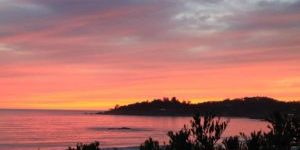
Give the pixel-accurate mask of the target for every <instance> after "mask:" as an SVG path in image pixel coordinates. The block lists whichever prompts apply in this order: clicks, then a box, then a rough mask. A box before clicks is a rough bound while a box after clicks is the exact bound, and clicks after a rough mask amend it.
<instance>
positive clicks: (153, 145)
mask: <svg viewBox="0 0 300 150" xmlns="http://www.w3.org/2000/svg"><path fill="white" fill-rule="evenodd" d="M159 148H160V147H159V143H158V141H155V140H153V139H152V138H151V137H150V138H149V139H148V140H146V141H145V142H144V143H143V144H142V145H141V146H140V150H159Z"/></svg>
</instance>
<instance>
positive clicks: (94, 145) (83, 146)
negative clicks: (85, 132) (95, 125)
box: [67, 141, 101, 150]
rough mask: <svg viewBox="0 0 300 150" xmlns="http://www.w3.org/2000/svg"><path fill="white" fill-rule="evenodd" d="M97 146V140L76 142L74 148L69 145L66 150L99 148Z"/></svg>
mask: <svg viewBox="0 0 300 150" xmlns="http://www.w3.org/2000/svg"><path fill="white" fill-rule="evenodd" d="M99 146H100V143H99V142H97V141H95V142H93V143H90V144H82V143H78V144H77V146H76V148H72V147H69V148H68V149H67V150H101V149H100V147H99Z"/></svg>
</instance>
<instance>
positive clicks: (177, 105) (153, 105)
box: [99, 97, 300, 118]
mask: <svg viewBox="0 0 300 150" xmlns="http://www.w3.org/2000/svg"><path fill="white" fill-rule="evenodd" d="M274 111H280V112H283V113H289V114H296V115H297V116H299V114H300V102H299V101H298V102H282V101H279V100H275V99H273V98H268V97H245V98H237V99H231V100H230V99H227V100H223V101H217V102H204V103H198V104H191V103H189V102H186V101H182V102H181V101H179V100H178V99H177V98H175V97H174V98H172V99H169V98H163V99H154V100H153V101H150V102H149V101H144V102H138V103H134V104H129V105H125V106H116V107H115V108H113V109H110V110H108V111H105V112H101V113H99V114H109V115H145V116H191V115H192V114H194V113H200V114H205V113H207V112H212V113H215V114H218V115H221V116H232V117H249V118H265V117H266V116H267V115H269V114H270V113H272V112H274Z"/></svg>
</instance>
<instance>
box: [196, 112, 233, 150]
mask: <svg viewBox="0 0 300 150" xmlns="http://www.w3.org/2000/svg"><path fill="white" fill-rule="evenodd" d="M228 122H229V121H228V120H227V121H221V119H220V117H216V115H214V114H208V115H204V116H203V121H202V119H201V116H200V115H199V114H196V115H195V116H194V117H193V121H192V122H191V124H192V129H191V131H192V134H193V136H194V138H195V139H196V141H195V148H196V149H199V150H213V149H214V146H215V144H216V143H217V142H218V141H219V139H220V138H221V135H222V133H223V132H224V131H225V129H226V127H227V124H228Z"/></svg>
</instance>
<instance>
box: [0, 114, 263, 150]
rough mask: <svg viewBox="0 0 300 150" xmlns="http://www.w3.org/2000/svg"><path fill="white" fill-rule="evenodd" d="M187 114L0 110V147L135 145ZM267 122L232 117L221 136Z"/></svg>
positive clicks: (161, 135) (162, 136) (174, 126)
mask: <svg viewBox="0 0 300 150" xmlns="http://www.w3.org/2000/svg"><path fill="white" fill-rule="evenodd" d="M190 119H191V118H190V117H157V116H155V117H143V116H110V115H86V114H85V113H84V112H83V111H36V110H34V111H33V110H0V135H1V136H0V149H8V148H9V149H11V150H19V149H20V150H21V149H22V150H25V149H28V150H29V149H30V150H32V149H38V148H41V150H50V149H64V148H66V147H67V146H71V145H75V144H76V143H77V142H92V141H95V140H97V141H100V142H101V145H102V147H127V146H138V145H140V143H142V142H143V141H144V140H145V139H146V138H148V137H150V136H151V137H153V138H155V139H158V140H159V141H161V142H163V141H165V142H167V141H168V138H167V136H166V133H167V132H168V131H170V130H179V129H180V128H182V127H183V125H184V124H189V122H190ZM266 126H267V123H266V122H263V121H260V120H254V119H245V118H231V119H230V123H229V126H228V128H227V130H226V132H225V134H224V136H229V135H238V134H239V133H240V132H245V133H246V134H248V133H250V132H251V131H254V130H261V129H262V130H267V127H266Z"/></svg>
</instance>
